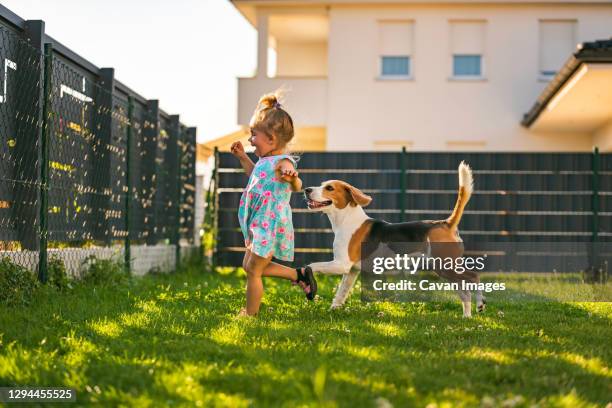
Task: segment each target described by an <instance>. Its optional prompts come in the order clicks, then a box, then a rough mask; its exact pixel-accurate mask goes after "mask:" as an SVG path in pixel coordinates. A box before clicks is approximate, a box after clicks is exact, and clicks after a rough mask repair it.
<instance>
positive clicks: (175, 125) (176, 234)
mask: <svg viewBox="0 0 612 408" xmlns="http://www.w3.org/2000/svg"><path fill="white" fill-rule="evenodd" d="M170 129H172V133H171V137H172V135H174V137H175V140H176V166H177V167H176V180H175V182H176V190H175V192H174V193H175V194H176V200H175V203H176V208H175V217H176V220H175V221H174V225H175V228H174V231H173V234H172V235H173V237H172V240H171V243H174V245H175V255H174V256H175V258H176V260H175V266H174V269H175V270H178V268H179V266H180V264H181V190H182V188H183V183H182V180H181V167H182V166H181V164H182V163H181V159H182V155H181V146H182V144H183V143H182V140H181V135H182V133H181V122H180V119H179V115H171V116H170Z"/></svg>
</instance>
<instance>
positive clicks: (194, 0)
mask: <svg viewBox="0 0 612 408" xmlns="http://www.w3.org/2000/svg"><path fill="white" fill-rule="evenodd" d="M0 3H1V4H2V5H3V6H5V7H7V8H8V9H10V10H11V11H12V12H14V13H15V14H17V15H18V16H20V17H21V18H23V19H26V20H44V21H45V31H46V33H47V34H48V35H50V36H51V37H53V38H54V39H56V40H57V41H59V42H61V43H62V44H64V45H65V46H67V47H68V48H70V49H72V50H73V51H74V52H76V53H77V54H79V55H80V56H82V57H84V58H85V59H87V60H88V61H90V62H91V63H93V64H94V65H96V66H97V67H100V68H101V67H113V68H115V78H116V79H118V80H119V81H121V82H122V83H124V84H125V85H127V86H128V87H130V88H132V89H133V90H134V91H136V92H138V93H139V94H140V95H142V96H144V97H145V98H147V99H159V100H160V107H161V109H163V110H164V111H166V112H167V113H169V114H179V115H180V118H181V122H183V123H184V124H186V125H188V126H197V128H198V142H204V141H206V140H209V139H212V138H215V137H219V136H222V135H225V134H227V133H230V132H232V131H234V130H236V129H237V128H238V125H237V123H236V111H237V94H238V90H237V79H236V78H237V77H249V76H253V75H254V73H255V69H256V64H257V33H256V31H255V30H254V29H253V27H252V26H251V25H250V24H249V23H248V22H247V21H246V19H245V18H244V17H243V16H242V15H241V14H240V13H239V12H238V10H237V9H236V8H235V7H234V6H233V5H232V4H231V3H230V2H229V0H172V1H170V0H0Z"/></svg>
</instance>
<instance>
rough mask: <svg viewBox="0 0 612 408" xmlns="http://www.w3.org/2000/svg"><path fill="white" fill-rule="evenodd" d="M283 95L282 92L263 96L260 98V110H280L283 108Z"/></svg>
mask: <svg viewBox="0 0 612 408" xmlns="http://www.w3.org/2000/svg"><path fill="white" fill-rule="evenodd" d="M281 96H282V95H281V93H280V91H276V92H273V93H269V94H265V95H264V96H262V97H261V98H259V103H258V105H259V108H260V109H268V108H278V107H280V106H281V103H280V99H281Z"/></svg>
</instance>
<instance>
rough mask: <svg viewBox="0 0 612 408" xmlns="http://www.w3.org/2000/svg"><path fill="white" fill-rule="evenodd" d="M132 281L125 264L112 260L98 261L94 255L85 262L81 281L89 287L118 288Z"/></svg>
mask: <svg viewBox="0 0 612 408" xmlns="http://www.w3.org/2000/svg"><path fill="white" fill-rule="evenodd" d="M129 279H130V272H129V271H128V270H127V269H126V268H125V265H124V264H123V262H120V261H116V260H112V259H98V258H96V257H95V256H94V255H91V256H89V257H87V258H86V259H85V260H84V261H83V272H82V273H81V280H82V282H83V283H85V284H88V285H96V286H117V285H122V284H125V283H127V282H128V281H129Z"/></svg>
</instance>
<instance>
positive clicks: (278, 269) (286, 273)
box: [263, 262, 297, 281]
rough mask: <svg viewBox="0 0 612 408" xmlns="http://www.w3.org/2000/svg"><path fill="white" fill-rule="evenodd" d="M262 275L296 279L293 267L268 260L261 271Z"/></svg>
mask: <svg viewBox="0 0 612 408" xmlns="http://www.w3.org/2000/svg"><path fill="white" fill-rule="evenodd" d="M263 276H273V277H275V278H283V279H289V280H292V281H294V280H297V272H296V271H295V269H293V268H289V267H288V266H284V265H281V264H278V263H276V262H270V263H269V264H268V266H266V269H264V271H263Z"/></svg>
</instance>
